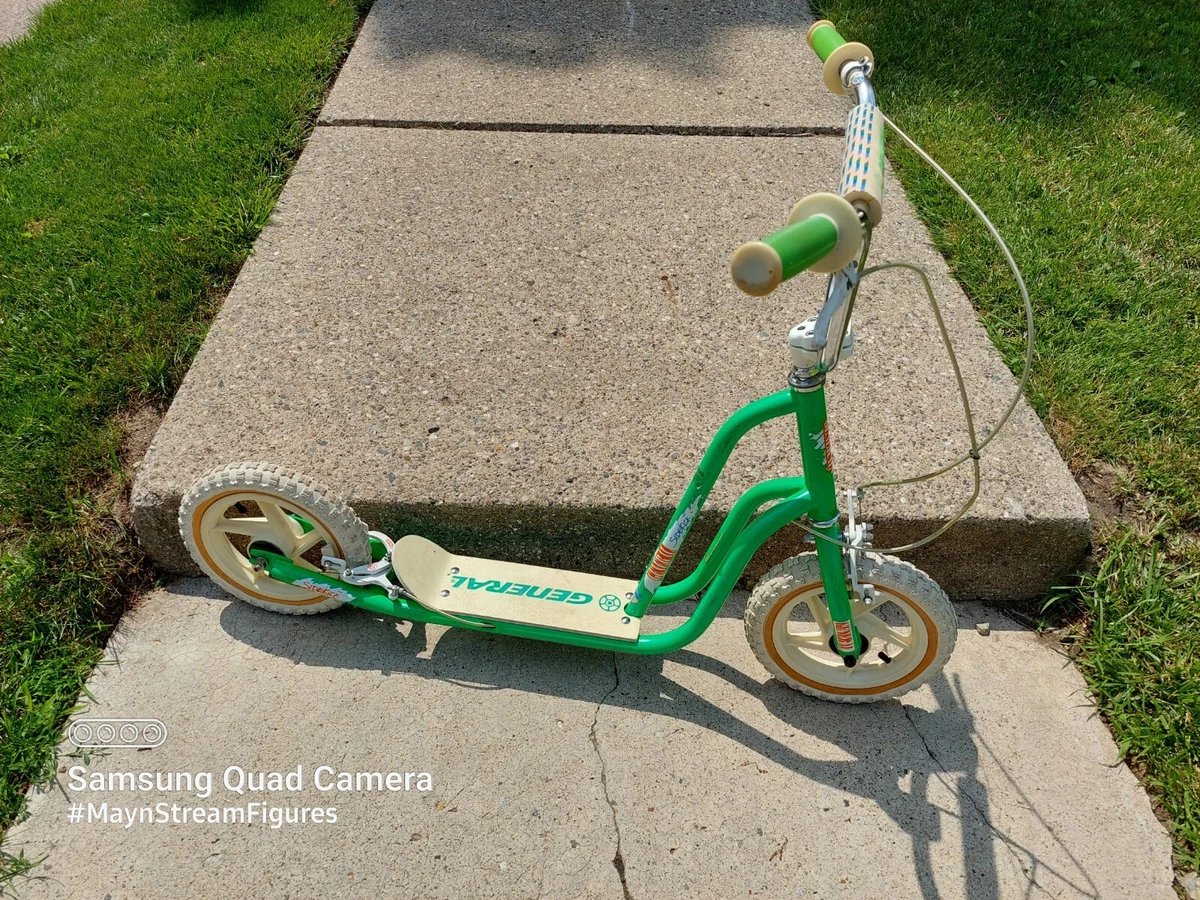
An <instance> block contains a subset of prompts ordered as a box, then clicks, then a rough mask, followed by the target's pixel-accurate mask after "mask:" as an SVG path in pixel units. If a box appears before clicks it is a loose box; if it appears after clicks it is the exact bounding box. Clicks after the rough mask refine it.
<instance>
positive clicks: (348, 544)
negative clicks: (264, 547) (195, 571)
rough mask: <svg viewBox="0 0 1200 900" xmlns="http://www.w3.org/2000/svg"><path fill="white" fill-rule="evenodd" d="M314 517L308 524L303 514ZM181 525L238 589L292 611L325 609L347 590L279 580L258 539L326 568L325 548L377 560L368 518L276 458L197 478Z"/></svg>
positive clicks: (216, 575)
mask: <svg viewBox="0 0 1200 900" xmlns="http://www.w3.org/2000/svg"><path fill="white" fill-rule="evenodd" d="M296 516H300V517H302V518H303V519H304V520H305V521H306V522H308V523H309V524H311V526H312V529H311V530H310V531H307V532H306V531H305V530H304V526H303V525H301V524H300V522H299V521H298V520H297V519H296V518H295V517H296ZM179 533H180V534H181V535H182V536H183V543H184V544H185V545H186V546H187V548H188V552H190V553H191V554H192V559H194V560H195V561H196V564H197V565H198V566H200V568H201V569H203V570H204V573H205V574H206V575H208V577H209V578H211V579H212V580H213V581H215V582H216V583H217V584H218V585H219V586H220V587H222V588H224V589H225V590H226V591H228V592H229V593H231V594H233V595H234V596H235V597H239V598H241V599H242V600H245V601H246V602H247V603H253V604H254V605H255V606H261V607H262V608H264V609H270V610H274V611H275V612H280V613H287V614H290V615H304V614H307V613H318V612H325V611H326V610H329V609H333V608H334V607H337V606H341V605H342V604H343V603H344V602H345V599H346V598H344V597H338V596H333V595H331V594H329V593H328V592H318V591H313V590H308V589H306V588H303V587H298V586H296V585H293V584H285V583H284V582H282V581H276V580H274V579H273V578H271V577H270V576H269V575H267V574H266V573H264V572H256V571H254V565H253V564H252V563H251V562H250V559H249V557H248V556H247V549H248V548H249V546H250V544H251V542H253V541H260V542H263V543H266V544H270V545H272V546H273V547H274V548H276V549H277V550H278V551H279V552H280V553H282V554H283V555H284V556H286V557H288V558H289V559H291V560H292V561H293V562H294V563H296V564H297V565H299V566H302V567H303V568H307V569H312V570H313V571H314V572H319V571H321V569H320V563H321V555H322V552H324V553H325V554H327V555H330V556H337V557H338V558H340V559H344V560H345V561H346V565H347V566H360V565H364V564H366V563H369V562H370V561H371V543H370V538H369V537H368V536H367V526H366V525H365V524H364V523H363V522H362V520H361V519H359V518H358V516H356V515H355V514H354V510H352V509H351V508H350V507H349V506H347V505H346V504H345V503H344V502H342V501H341V500H339V499H338V498H337V497H335V496H334V495H333V494H332V493H331V492H330V490H329V488H327V487H325V485H323V484H319V483H317V482H315V481H313V480H312V479H309V478H305V477H304V476H303V475H297V474H296V473H295V472H292V471H291V470H289V469H285V468H282V467H280V466H273V465H269V464H268V463H257V462H243V463H233V464H232V465H228V466H225V467H224V468H222V469H216V470H214V471H212V472H209V473H208V474H207V475H205V476H203V477H202V478H200V479H199V480H198V481H197V482H196V483H195V484H193V485H192V488H191V490H189V491H188V492H187V493H186V494H185V495H184V497H183V502H182V503H181V504H180V505H179Z"/></svg>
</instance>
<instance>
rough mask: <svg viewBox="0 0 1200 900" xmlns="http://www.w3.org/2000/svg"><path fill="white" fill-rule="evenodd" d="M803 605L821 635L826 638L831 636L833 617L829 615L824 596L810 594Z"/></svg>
mask: <svg viewBox="0 0 1200 900" xmlns="http://www.w3.org/2000/svg"><path fill="white" fill-rule="evenodd" d="M804 604H805V605H806V606H807V607H808V611H809V612H811V613H812V617H813V620H814V621H815V622H816V623H817V625H818V626H819V627H820V629H821V634H822V635H824V636H825V637H826V638H828V637H829V635H831V634H833V617H832V616H831V615H829V606H828V605H827V604H826V602H825V595H824V594H811V595H809V596H807V597H805V598H804Z"/></svg>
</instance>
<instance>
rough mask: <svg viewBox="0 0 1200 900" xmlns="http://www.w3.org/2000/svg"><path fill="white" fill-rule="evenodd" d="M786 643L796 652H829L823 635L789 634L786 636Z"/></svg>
mask: <svg viewBox="0 0 1200 900" xmlns="http://www.w3.org/2000/svg"><path fill="white" fill-rule="evenodd" d="M787 642H788V644H789V645H790V646H792V647H794V648H795V649H797V650H815V651H824V652H826V653H828V652H830V651H829V640H828V638H826V637H825V635H824V634H791V633H789V634H788V636H787Z"/></svg>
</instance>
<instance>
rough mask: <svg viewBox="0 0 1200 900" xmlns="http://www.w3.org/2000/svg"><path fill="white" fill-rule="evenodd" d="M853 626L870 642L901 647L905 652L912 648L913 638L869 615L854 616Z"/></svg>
mask: <svg viewBox="0 0 1200 900" xmlns="http://www.w3.org/2000/svg"><path fill="white" fill-rule="evenodd" d="M854 624H855V626H857V628H858V630H859V631H860V632H862V633H863V634H865V635H866V636H867V637H868V638H870V639H871V640H874V641H886V642H887V643H889V644H895V645H897V646H898V647H903V648H904V649H905V650H907V649H909V648H910V647H911V646H912V639H913V638H912V635H911V634H902V633H901V632H899V631H897V630H896V629H895V628H892V627H891V626H890V625H887V624H886V623H884V622H883V620H881V619H880V618H878V617H877V616H875V615H872V614H871V613H860V614H859V615H857V616H855V618H854Z"/></svg>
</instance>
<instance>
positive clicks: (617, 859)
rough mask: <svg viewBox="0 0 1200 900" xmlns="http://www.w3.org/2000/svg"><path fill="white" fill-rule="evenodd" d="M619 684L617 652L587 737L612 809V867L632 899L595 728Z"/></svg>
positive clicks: (606, 768)
mask: <svg viewBox="0 0 1200 900" xmlns="http://www.w3.org/2000/svg"><path fill="white" fill-rule="evenodd" d="M620 686H621V673H620V671H619V670H618V668H617V654H615V653H614V654H613V686H612V687H611V688H609V689H608V692H607V693H606V694H605V695H604V696H603V697H601V698H600V702H599V703H597V704H596V711H595V712H594V713H592V730H591V732H590V733H589V734H588V738H589V739H590V740H591V742H592V749H594V750H595V751H596V759H598V760H600V788H601V790H603V791H604V800H605V802H607V803H608V806H609V809H611V810H612V820H613V831H614V832H615V833H616V836H617V852H616V855H614V856H613V860H612V864H613V868H614V869H616V870H617V876H618V877H619V878H620V879H621V892H622V893H623V894H624V895H625V900H633V894H632V893H630V891H629V884H628V882H626V880H625V857H624V856H623V855H622V853H621V825H620V823H619V822H618V821H617V804H616V801H614V800H613V799H612V797H610V796H609V795H608V766H606V765H605V763H604V754H603V753H601V752H600V738H599V737H598V736H597V735H596V728H597V726H598V725H599V721H600V709H601V707H603V706H604V704H605V702H606V701H607V700H608V698H609V697H611V696H612V695H613V693H614V692H615V691H616V690H617V688H619V687H620Z"/></svg>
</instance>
